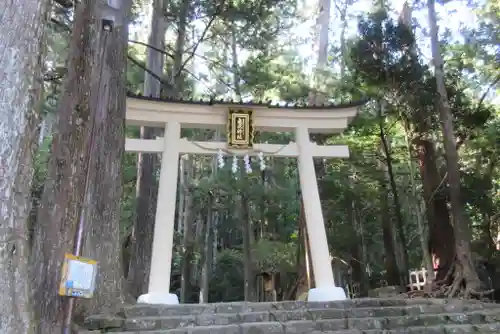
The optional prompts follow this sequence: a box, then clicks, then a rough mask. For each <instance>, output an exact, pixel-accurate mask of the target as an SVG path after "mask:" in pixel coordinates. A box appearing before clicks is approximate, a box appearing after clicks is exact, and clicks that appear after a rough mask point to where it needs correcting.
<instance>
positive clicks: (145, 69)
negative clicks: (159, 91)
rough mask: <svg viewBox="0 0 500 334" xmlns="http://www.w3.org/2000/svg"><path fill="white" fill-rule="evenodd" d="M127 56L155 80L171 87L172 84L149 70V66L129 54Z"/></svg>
mask: <svg viewBox="0 0 500 334" xmlns="http://www.w3.org/2000/svg"><path fill="white" fill-rule="evenodd" d="M127 58H128V59H129V60H130V61H131V62H132V63H133V64H134V65H136V66H138V67H140V68H141V69H142V70H144V71H145V72H147V73H148V74H149V75H151V76H152V77H153V78H155V79H156V80H158V81H159V82H160V83H161V84H162V85H164V86H166V87H168V88H171V87H172V85H171V84H170V83H168V82H166V81H165V80H163V79H162V78H161V77H160V76H159V75H158V74H156V73H154V72H153V71H152V70H150V69H149V68H147V66H145V65H143V64H141V62H140V61H138V60H137V59H135V58H134V57H132V56H131V55H127Z"/></svg>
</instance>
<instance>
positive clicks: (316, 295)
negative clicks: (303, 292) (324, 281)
mask: <svg viewBox="0 0 500 334" xmlns="http://www.w3.org/2000/svg"><path fill="white" fill-rule="evenodd" d="M337 300H347V296H346V294H345V291H344V289H342V288H341V287H338V286H328V287H321V288H314V289H311V290H309V294H308V295H307V301H308V302H334V301H337Z"/></svg>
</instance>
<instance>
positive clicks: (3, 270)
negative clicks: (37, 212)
mask: <svg viewBox="0 0 500 334" xmlns="http://www.w3.org/2000/svg"><path fill="white" fill-rule="evenodd" d="M47 8H48V2H47V1H44V0H23V1H17V2H15V3H14V2H7V3H4V5H3V6H2V14H1V16H2V21H1V22H0V55H1V56H0V77H1V78H2V81H0V119H1V121H0V248H1V252H0V301H1V303H0V305H1V306H0V332H1V333H5V334H19V333H26V334H32V333H34V331H35V330H36V327H35V326H36V325H35V319H36V318H35V317H34V315H33V309H32V299H31V296H30V295H31V290H30V289H31V284H30V283H31V282H30V273H29V255H30V254H29V249H30V245H29V233H28V224H29V213H30V206H31V201H30V197H29V194H30V189H31V181H32V178H33V158H34V153H35V149H36V147H37V145H36V144H37V139H38V133H37V126H38V124H39V117H40V111H41V110H40V108H41V107H42V105H43V104H42V100H41V99H42V88H43V76H42V64H43V41H44V29H45V22H46V14H47Z"/></svg>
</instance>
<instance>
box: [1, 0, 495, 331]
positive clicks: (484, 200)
mask: <svg viewBox="0 0 500 334" xmlns="http://www.w3.org/2000/svg"><path fill="white" fill-rule="evenodd" d="M108 2H109V1H105V0H81V1H73V0H54V1H48V0H17V1H8V2H7V3H6V4H4V5H3V6H2V9H0V332H1V333H5V334H19V333H40V334H48V333H57V332H60V328H61V327H62V326H63V322H64V310H65V308H66V307H67V305H66V303H67V300H66V299H64V298H62V297H59V296H58V294H57V290H58V285H59V281H60V278H61V277H60V276H61V275H60V274H61V273H60V271H61V263H62V260H63V258H64V254H65V253H68V252H72V251H73V248H74V246H75V243H74V240H75V234H76V231H77V226H78V225H79V222H80V221H83V222H84V230H83V243H82V244H81V254H82V256H85V257H88V258H92V259H95V260H97V261H98V263H99V272H98V277H97V287H96V293H95V295H94V298H92V299H89V300H78V301H77V303H76V306H75V307H76V308H75V322H76V323H79V322H80V321H81V320H82V319H83V318H84V317H85V316H86V315H89V314H93V313H103V312H104V313H105V312H108V311H110V310H113V309H115V308H116V307H118V306H119V305H122V304H123V303H134V302H135V300H136V299H137V297H138V296H139V295H141V294H143V293H146V292H147V286H148V275H149V268H150V257H151V243H152V237H153V227H154V218H155V217H154V215H155V209H156V205H157V203H156V197H157V187H158V175H159V166H160V164H159V162H160V159H161V157H158V156H157V155H154V154H133V153H128V152H125V149H124V144H125V137H129V138H134V137H135V138H139V137H140V138H155V137H157V136H162V135H163V134H162V129H159V128H153V127H143V128H138V127H133V126H126V125H125V110H126V98H127V94H143V95H147V96H152V97H159V98H162V97H163V98H167V97H168V98H175V99H206V100H209V99H215V98H217V99H227V100H235V101H241V100H251V99H253V100H259V101H260V100H270V101H274V102H289V103H309V104H312V105H314V104H324V103H343V102H347V101H359V100H360V99H367V101H368V102H367V103H366V105H365V106H364V107H363V108H361V110H360V112H359V115H358V116H357V117H356V119H354V120H353V122H352V124H351V125H350V126H349V127H348V129H347V130H346V131H345V132H344V133H343V134H342V135H336V136H326V135H313V138H312V139H313V140H314V141H315V142H317V143H321V144H347V145H349V148H350V152H351V157H350V158H349V159H344V160H340V159H329V160H319V159H318V160H317V161H315V168H316V173H317V177H318V183H319V187H320V194H321V199H322V204H323V215H324V217H325V224H326V229H327V236H328V241H329V245H330V251H331V254H332V259H333V260H332V266H333V267H334V272H335V280H336V283H337V284H338V285H341V286H343V287H346V289H347V290H348V291H349V293H353V289H354V288H355V289H354V290H355V294H354V295H353V296H354V297H360V296H366V295H367V294H368V291H370V290H372V289H374V288H377V287H381V286H386V285H389V286H402V287H405V286H406V284H408V272H409V270H410V269H420V268H426V269H427V271H428V273H429V279H430V280H431V284H429V286H428V287H427V288H426V289H425V290H424V291H423V292H421V293H422V294H423V295H425V296H432V297H456V296H461V297H465V298H494V297H493V296H494V295H495V289H499V288H500V275H497V274H496V267H498V269H499V270H498V271H499V272H500V166H499V164H498V162H499V161H500V104H499V99H498V92H499V91H500V85H499V81H500V42H499V41H500V2H499V1H498V0H472V1H467V2H463V1H444V2H440V1H435V0H427V1H419V0H414V1H406V2H405V3H404V6H403V4H402V3H398V2H396V5H397V6H398V7H397V8H392V7H391V6H392V5H393V4H392V2H386V1H384V0H376V1H365V0H318V1H317V2H316V1H315V2H311V3H309V2H307V1H294V0H249V1H243V0H216V1H205V0H197V1H194V0H151V1H144V0H135V1H132V0H123V1H118V3H120V9H119V10H118V11H116V12H115V13H114V16H113V21H114V25H113V27H112V29H110V30H109V29H103V19H109V17H108V16H104V15H103V13H104V12H105V11H104V10H103V5H105V4H106V3H108ZM457 8H459V9H458V10H457ZM458 13H462V14H463V13H467V15H469V16H470V17H472V18H473V20H472V21H473V24H472V23H470V22H471V20H469V21H468V23H467V24H466V23H461V24H458V25H457V27H458V28H456V29H452V28H451V27H450V26H449V25H448V23H449V22H450V20H460V19H464V20H465V18H464V17H463V16H460V15H459V14H458ZM302 30H306V31H307V33H306V34H303V33H302ZM299 31H300V32H299ZM305 53H306V54H307V55H305ZM183 131H184V130H183ZM183 136H186V137H188V138H189V139H192V140H205V141H206V140H216V141H220V140H224V139H225V133H222V132H220V131H211V130H203V131H202V130H189V131H188V130H186V131H185V133H183ZM256 137H257V138H256V141H257V142H269V143H277V144H285V143H288V142H289V141H290V140H293V137H292V134H290V133H264V132H262V133H257V136H256ZM251 163H252V164H253V170H252V172H251V173H247V172H246V169H245V166H244V162H243V161H240V165H239V166H238V167H239V168H236V169H235V168H232V166H231V160H227V161H226V163H225V164H221V163H220V161H218V159H217V157H204V156H187V155H185V156H182V157H180V163H179V166H180V167H179V168H180V173H179V187H178V190H177V191H178V196H177V198H178V202H177V213H176V231H175V236H174V256H173V261H172V262H173V263H172V279H171V291H172V292H174V293H177V294H178V295H179V297H180V301H181V302H182V303H198V302H220V301H237V300H247V301H265V300H295V299H300V298H303V297H304V293H306V292H307V291H308V290H309V288H310V287H311V286H312V285H313V284H314V272H312V269H311V268H310V265H309V262H310V261H309V255H308V247H307V243H306V242H305V240H306V239H307V228H306V225H305V221H304V219H305V218H304V216H303V213H302V206H301V194H300V186H299V182H298V173H297V166H296V161H295V159H287V158H280V159H277V158H273V157H272V156H266V157H265V158H264V165H265V166H262V168H261V165H260V163H259V161H258V160H252V161H251ZM264 167H265V168H264ZM160 205H161V203H160ZM311 242H314V240H311ZM435 268H436V269H437V270H436V272H435V276H434V269H435ZM269 280H271V281H272V288H271V289H268V286H269V285H268V284H266V282H267V281H269Z"/></svg>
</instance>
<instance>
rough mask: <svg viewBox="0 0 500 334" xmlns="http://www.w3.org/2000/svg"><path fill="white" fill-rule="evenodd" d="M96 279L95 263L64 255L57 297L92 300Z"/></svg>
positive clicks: (71, 255) (90, 260)
mask: <svg viewBox="0 0 500 334" xmlns="http://www.w3.org/2000/svg"><path fill="white" fill-rule="evenodd" d="M96 277H97V261H95V260H92V259H87V258H83V257H80V256H76V255H73V254H68V253H67V254H64V262H63V266H62V275H61V283H60V285H59V295H60V296H66V297H78V298H92V296H93V295H94V290H95V281H96Z"/></svg>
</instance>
